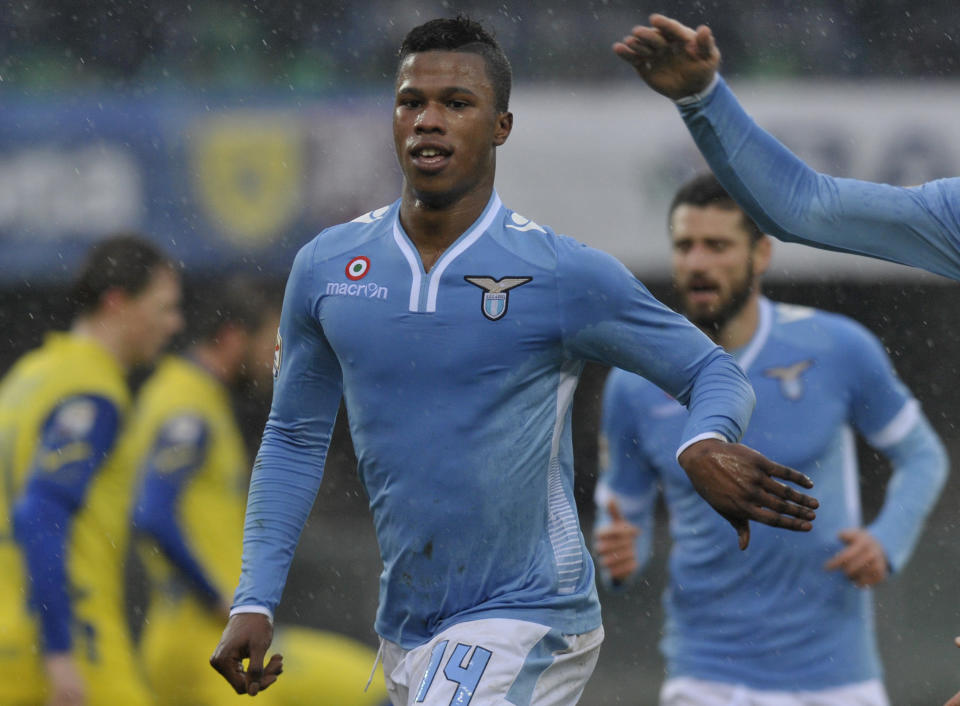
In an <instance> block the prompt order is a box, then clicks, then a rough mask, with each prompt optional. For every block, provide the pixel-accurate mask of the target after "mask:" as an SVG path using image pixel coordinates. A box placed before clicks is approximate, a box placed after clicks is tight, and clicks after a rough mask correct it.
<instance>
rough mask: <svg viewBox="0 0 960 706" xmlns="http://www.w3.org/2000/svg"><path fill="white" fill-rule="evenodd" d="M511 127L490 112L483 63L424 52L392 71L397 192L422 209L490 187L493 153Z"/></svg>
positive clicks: (505, 117) (462, 55)
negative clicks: (401, 184) (400, 179)
mask: <svg viewBox="0 0 960 706" xmlns="http://www.w3.org/2000/svg"><path fill="white" fill-rule="evenodd" d="M512 126H513V116H512V115H511V114H510V113H498V112H497V111H496V108H495V107H494V95H493V84H492V83H491V81H490V79H489V78H488V76H487V70H486V63H485V62H484V59H483V57H481V56H479V55H477V54H470V53H467V52H455V51H427V52H419V53H416V54H411V55H409V56H408V57H406V58H405V59H404V60H403V63H402V64H401V65H400V71H399V72H398V74H397V85H396V103H395V106H394V111H393V139H394V145H395V147H396V150H397V159H398V160H399V162H400V168H401V170H402V171H403V175H404V179H405V188H407V189H410V190H412V194H413V196H415V197H416V198H417V199H419V200H421V201H423V202H424V203H425V204H427V205H428V206H431V207H436V208H443V207H445V206H449V205H450V204H453V203H455V202H457V201H458V200H459V199H460V198H461V197H463V196H464V195H465V194H467V193H469V192H471V191H474V190H476V189H479V188H485V187H487V186H490V187H492V185H493V175H494V170H495V164H496V159H495V148H496V147H498V146H499V145H502V144H503V143H504V142H505V141H506V139H507V137H508V136H509V134H510V129H511V128H512Z"/></svg>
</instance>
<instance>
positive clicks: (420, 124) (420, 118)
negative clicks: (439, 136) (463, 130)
mask: <svg viewBox="0 0 960 706" xmlns="http://www.w3.org/2000/svg"><path fill="white" fill-rule="evenodd" d="M414 129H415V130H416V131H417V132H418V133H425V132H439V133H443V132H444V131H445V129H446V122H445V121H444V119H443V110H442V109H441V107H440V106H439V105H438V104H437V103H434V102H433V101H427V102H426V103H425V104H424V106H423V109H422V110H421V111H420V112H419V113H418V114H417V119H416V120H415V121H414Z"/></svg>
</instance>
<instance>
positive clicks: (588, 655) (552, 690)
mask: <svg viewBox="0 0 960 706" xmlns="http://www.w3.org/2000/svg"><path fill="white" fill-rule="evenodd" d="M601 642H603V628H602V627H599V628H597V629H596V630H592V631H590V632H588V633H584V634H582V635H562V634H560V632H559V631H557V630H551V629H550V628H548V627H547V626H545V625H539V624H537V623H530V622H527V621H524V620H507V619H503V618H491V619H487V620H471V621H468V622H464V623H458V624H457V625H454V626H452V627H450V628H447V629H446V630H444V631H443V632H441V633H439V634H437V635H435V636H434V637H433V639H431V640H430V642H428V643H426V644H424V645H420V646H419V647H415V648H414V649H412V650H405V649H403V648H402V647H400V646H399V645H397V644H394V643H392V642H389V641H387V640H381V641H380V649H381V653H382V655H383V673H384V678H385V680H386V683H387V693H388V694H389V695H390V700H391V701H392V702H393V704H394V706H450V705H451V704H453V705H455V706H467V705H468V704H469V706H508V705H510V704H512V705H513V706H533V705H534V704H535V705H536V706H571V704H575V703H577V701H578V700H579V699H580V695H581V694H582V693H583V689H584V687H585V686H586V684H587V680H588V679H589V678H590V675H591V674H592V673H593V668H594V667H595V666H596V664H597V657H598V656H599V654H600V643H601Z"/></svg>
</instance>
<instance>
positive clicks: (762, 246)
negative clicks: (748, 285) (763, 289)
mask: <svg viewBox="0 0 960 706" xmlns="http://www.w3.org/2000/svg"><path fill="white" fill-rule="evenodd" d="M772 255H773V241H772V239H771V238H770V236H769V235H761V236H760V239H759V240H758V241H757V242H756V243H754V245H753V271H754V273H755V274H758V275H762V274H763V273H764V272H766V271H767V268H768V267H769V266H770V257H771V256H772Z"/></svg>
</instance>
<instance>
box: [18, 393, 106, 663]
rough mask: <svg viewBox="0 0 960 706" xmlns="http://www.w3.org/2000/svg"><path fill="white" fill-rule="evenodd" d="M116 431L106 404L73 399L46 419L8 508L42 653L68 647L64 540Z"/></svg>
mask: <svg viewBox="0 0 960 706" xmlns="http://www.w3.org/2000/svg"><path fill="white" fill-rule="evenodd" d="M119 426H120V410H119V409H118V408H117V405H116V404H115V403H114V402H113V401H112V400H110V399H107V398H105V397H101V396H97V395H77V396H74V397H71V398H69V399H67V400H64V401H63V402H61V403H60V404H59V405H58V406H57V407H56V408H55V409H54V410H53V411H52V412H51V413H50V415H49V416H48V417H47V419H46V421H45V422H44V425H43V430H42V432H41V435H40V443H39V446H38V448H37V450H36V453H35V455H34V459H33V462H32V467H31V470H30V473H29V477H28V480H27V482H26V485H25V487H24V491H23V494H22V495H21V496H20V498H19V499H18V500H17V502H16V504H15V505H14V508H13V526H14V535H15V538H16V540H17V542H18V543H19V545H20V547H21V549H22V551H23V555H24V558H25V561H26V568H27V574H28V576H29V578H30V605H31V607H32V609H33V610H34V611H35V612H36V613H37V615H38V616H39V619H40V627H41V632H42V635H43V642H44V648H45V650H46V651H47V652H63V651H66V650H69V649H70V647H71V644H72V640H71V637H70V624H71V619H72V611H71V608H70V596H69V590H68V588H69V587H68V585H67V583H68V582H67V571H66V563H67V556H66V554H67V538H68V537H69V536H70V525H71V521H72V518H73V516H74V514H75V513H76V512H77V511H78V510H79V509H80V507H81V506H82V505H83V502H84V499H85V497H86V494H87V489H88V488H89V486H90V483H91V482H92V480H93V478H94V476H95V475H96V473H97V471H98V470H99V469H100V468H101V466H102V464H103V462H104V459H106V457H107V455H108V454H109V453H110V451H111V449H112V448H113V446H114V442H115V441H116V438H117V433H118V430H119Z"/></svg>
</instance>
